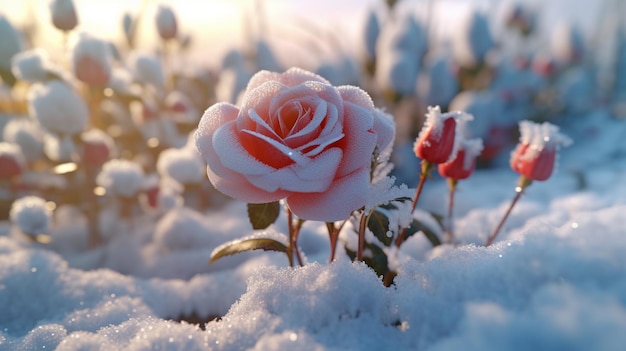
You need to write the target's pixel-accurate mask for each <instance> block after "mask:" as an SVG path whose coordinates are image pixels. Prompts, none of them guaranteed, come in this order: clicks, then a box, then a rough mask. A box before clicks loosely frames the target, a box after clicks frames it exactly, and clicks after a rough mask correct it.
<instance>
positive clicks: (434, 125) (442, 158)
mask: <svg viewBox="0 0 626 351" xmlns="http://www.w3.org/2000/svg"><path fill="white" fill-rule="evenodd" d="M471 118H472V117H471V116H470V115H468V114H465V113H462V112H453V113H444V114H442V113H441V111H440V109H439V106H436V107H428V113H427V114H426V122H425V123H424V127H423V128H422V131H421V132H420V135H419V136H418V138H417V140H416V141H415V145H414V147H413V151H414V152H415V155H416V156H417V157H419V158H421V159H422V160H425V161H428V162H429V163H444V162H446V161H448V160H449V159H450V158H451V157H452V156H454V153H455V151H456V150H455V138H456V133H457V120H459V119H461V120H470V119H471Z"/></svg>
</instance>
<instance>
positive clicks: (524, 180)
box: [485, 176, 532, 246]
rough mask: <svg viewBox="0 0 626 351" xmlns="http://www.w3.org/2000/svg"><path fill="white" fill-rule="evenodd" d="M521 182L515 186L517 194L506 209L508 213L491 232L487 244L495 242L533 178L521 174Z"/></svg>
mask: <svg viewBox="0 0 626 351" xmlns="http://www.w3.org/2000/svg"><path fill="white" fill-rule="evenodd" d="M519 183H520V185H519V186H518V187H516V188H515V192H516V194H515V197H514V198H513V201H512V202H511V205H510V206H509V208H508V209H507V210H506V213H505V214H504V217H502V219H501V220H500V223H498V226H497V227H496V229H495V230H494V231H493V233H491V235H490V236H489V238H488V239H487V242H486V243H485V246H490V245H491V244H492V243H493V241H494V240H495V239H496V236H498V233H499V232H500V229H502V226H503V225H504V222H505V221H506V219H507V218H508V217H509V214H511V211H513V207H514V206H515V204H516V203H517V201H518V200H519V199H520V198H521V197H522V194H523V193H524V189H526V187H528V186H529V185H530V184H531V183H532V180H530V179H528V178H526V177H524V176H521V177H520V181H519Z"/></svg>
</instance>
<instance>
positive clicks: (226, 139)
mask: <svg viewBox="0 0 626 351" xmlns="http://www.w3.org/2000/svg"><path fill="white" fill-rule="evenodd" d="M213 149H214V150H215V154H216V155H217V156H218V157H219V159H220V162H221V163H222V165H224V167H227V168H230V169H231V170H233V171H235V172H238V173H242V174H245V175H249V174H257V175H258V174H267V173H271V172H273V171H274V169H273V168H272V167H270V166H268V165H266V164H264V163H262V162H260V161H259V160H257V159H255V158H254V157H252V155H250V153H249V152H248V151H247V150H246V149H245V148H244V147H243V146H242V145H241V141H240V139H239V136H238V135H237V130H236V127H235V123H234V122H229V123H227V124H226V125H224V126H222V127H220V128H218V129H217V130H216V131H215V134H214V135H213Z"/></svg>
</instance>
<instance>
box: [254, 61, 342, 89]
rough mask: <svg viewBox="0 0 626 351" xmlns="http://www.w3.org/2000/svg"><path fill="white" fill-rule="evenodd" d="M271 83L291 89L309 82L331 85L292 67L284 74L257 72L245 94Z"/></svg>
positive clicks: (318, 77) (316, 76)
mask: <svg viewBox="0 0 626 351" xmlns="http://www.w3.org/2000/svg"><path fill="white" fill-rule="evenodd" d="M269 81H278V82H279V83H281V84H284V85H286V86H289V87H292V86H296V85H299V84H302V83H304V82H307V81H315V82H320V83H324V84H327V85H330V82H328V80H326V79H324V78H322V77H321V76H319V75H317V74H315V73H311V72H308V71H305V70H303V69H301V68H296V67H292V68H290V69H288V70H287V71H285V72H284V73H277V72H270V71H266V70H263V71H259V72H257V73H256V74H255V75H254V76H252V78H250V81H249V82H248V86H247V87H246V90H245V94H248V93H249V92H250V91H252V90H254V89H256V88H257V87H259V86H260V85H261V84H263V83H266V82H269Z"/></svg>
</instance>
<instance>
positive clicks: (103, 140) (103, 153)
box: [81, 129, 115, 166]
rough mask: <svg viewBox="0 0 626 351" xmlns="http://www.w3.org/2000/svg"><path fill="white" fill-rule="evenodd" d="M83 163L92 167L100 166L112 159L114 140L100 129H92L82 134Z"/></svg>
mask: <svg viewBox="0 0 626 351" xmlns="http://www.w3.org/2000/svg"><path fill="white" fill-rule="evenodd" d="M81 137H82V139H83V157H82V161H83V162H84V163H85V164H87V165H91V166H100V165H102V164H104V163H105V162H106V161H108V160H109V159H110V158H111V155H112V153H113V150H114V147H115V146H114V142H113V139H111V137H110V136H109V135H107V134H106V133H105V132H103V131H101V130H99V129H91V130H89V131H87V132H85V133H83V134H82V136H81Z"/></svg>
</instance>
